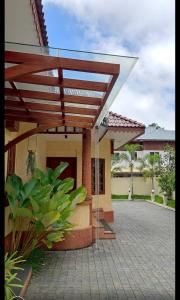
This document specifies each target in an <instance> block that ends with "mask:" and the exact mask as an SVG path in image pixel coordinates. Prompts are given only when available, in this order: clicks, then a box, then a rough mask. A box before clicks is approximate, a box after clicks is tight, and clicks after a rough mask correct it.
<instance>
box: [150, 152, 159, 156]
mask: <svg viewBox="0 0 180 300" xmlns="http://www.w3.org/2000/svg"><path fill="white" fill-rule="evenodd" d="M154 154H159V152H150V155H154Z"/></svg>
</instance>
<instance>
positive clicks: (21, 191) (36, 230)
mask: <svg viewBox="0 0 180 300" xmlns="http://www.w3.org/2000/svg"><path fill="white" fill-rule="evenodd" d="M67 166H68V163H62V164H60V165H59V166H58V167H57V168H55V169H54V170H53V169H50V168H49V169H47V171H46V172H42V171H41V170H40V169H37V168H36V169H35V170H34V173H33V176H32V178H31V179H30V180H29V181H28V182H26V183H25V184H24V183H23V181H22V179H21V178H20V177H19V176H17V175H15V174H13V175H11V176H9V177H8V178H7V182H6V185H5V190H6V193H7V197H8V201H9V206H10V209H11V215H10V218H11V222H12V242H11V249H10V251H11V252H14V251H17V250H18V251H19V254H21V255H23V257H28V256H29V255H30V253H31V252H32V250H33V249H34V248H38V247H39V246H40V245H41V243H44V244H45V245H46V246H47V247H48V248H51V247H52V246H53V243H54V242H59V241H61V240H63V238H64V235H65V233H66V232H67V231H68V230H70V229H71V228H72V227H73V226H74V225H73V224H71V223H70V222H69V221H68V218H69V216H70V215H71V213H72V212H73V211H74V209H75V207H76V205H77V204H78V203H81V202H82V201H84V200H85V198H86V193H87V192H86V188H85V187H83V186H81V187H79V188H77V189H76V190H74V191H71V190H72V189H73V186H74V179H73V178H66V179H64V180H60V179H58V177H59V175H60V174H61V173H62V172H63V171H64V170H65V168H66V167H67Z"/></svg>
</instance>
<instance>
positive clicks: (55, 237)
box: [47, 231, 64, 242]
mask: <svg viewBox="0 0 180 300" xmlns="http://www.w3.org/2000/svg"><path fill="white" fill-rule="evenodd" d="M63 236H64V234H63V232H62V231H57V232H51V233H49V234H48V235H47V240H48V241H50V242H60V241H62V240H63Z"/></svg>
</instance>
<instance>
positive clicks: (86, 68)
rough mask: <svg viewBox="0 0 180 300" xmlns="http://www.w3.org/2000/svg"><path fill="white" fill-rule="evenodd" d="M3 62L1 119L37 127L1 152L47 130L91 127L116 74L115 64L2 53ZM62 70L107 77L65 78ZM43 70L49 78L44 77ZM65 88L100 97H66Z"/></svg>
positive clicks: (117, 66) (106, 97)
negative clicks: (95, 94)
mask: <svg viewBox="0 0 180 300" xmlns="http://www.w3.org/2000/svg"><path fill="white" fill-rule="evenodd" d="M5 63H7V64H11V65H10V66H8V67H6V69H5V81H6V82H8V87H7V84H6V87H5V96H6V97H5V98H6V99H5V120H6V121H7V122H12V121H16V122H32V123H36V124H37V128H34V129H32V130H30V131H28V132H26V133H24V134H23V135H21V136H19V137H17V138H16V139H14V140H13V141H11V142H10V143H8V144H7V145H6V146H5V151H7V150H8V149H9V148H10V147H11V146H12V145H14V144H16V143H17V142H19V141H21V140H22V139H24V138H26V137H28V136H30V135H32V134H36V133H39V132H42V131H43V132H44V131H45V130H47V129H49V128H54V127H57V126H70V127H74V128H75V127H79V128H86V129H91V128H93V127H94V125H95V124H96V121H97V119H98V117H99V115H100V113H101V111H102V109H103V107H104V105H105V103H106V101H107V99H108V96H109V94H110V92H111V90H112V88H113V86H114V84H115V82H116V80H117V78H118V76H119V73H120V65H119V64H114V63H106V62H98V61H88V60H80V59H74V58H63V57H55V56H50V55H44V54H43V55H42V54H32V53H22V52H16V51H5ZM54 70H56V71H58V77H55V76H53V72H54ZM64 70H68V71H78V72H82V73H81V74H84V73H95V74H105V75H109V77H110V81H109V82H108V83H107V82H99V81H89V80H82V79H71V78H65V77H64V76H63V71H64ZM45 71H49V74H50V75H44V74H43V72H45ZM41 72H42V74H39V73H41ZM18 84H26V85H25V86H26V89H19V88H17V85H18ZM32 85H33V89H32ZM39 87H41V90H38V88H39ZM48 87H56V88H59V90H58V91H59V92H58V93H57V92H49V91H48ZM42 88H44V90H45V91H42ZM65 88H68V89H72V90H82V91H83V90H85V91H91V92H101V93H102V95H103V96H102V97H89V96H82V95H76V94H75V95H73V94H71V95H68V94H66V93H65ZM46 90H47V91H46ZM47 102H48V104H47Z"/></svg>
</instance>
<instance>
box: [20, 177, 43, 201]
mask: <svg viewBox="0 0 180 300" xmlns="http://www.w3.org/2000/svg"><path fill="white" fill-rule="evenodd" d="M38 183H39V180H38V179H35V178H32V179H30V180H29V181H28V182H26V183H25V184H24V186H23V191H24V199H25V198H27V197H29V196H30V194H31V193H32V192H33V190H35V187H36V186H37V185H38Z"/></svg>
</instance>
